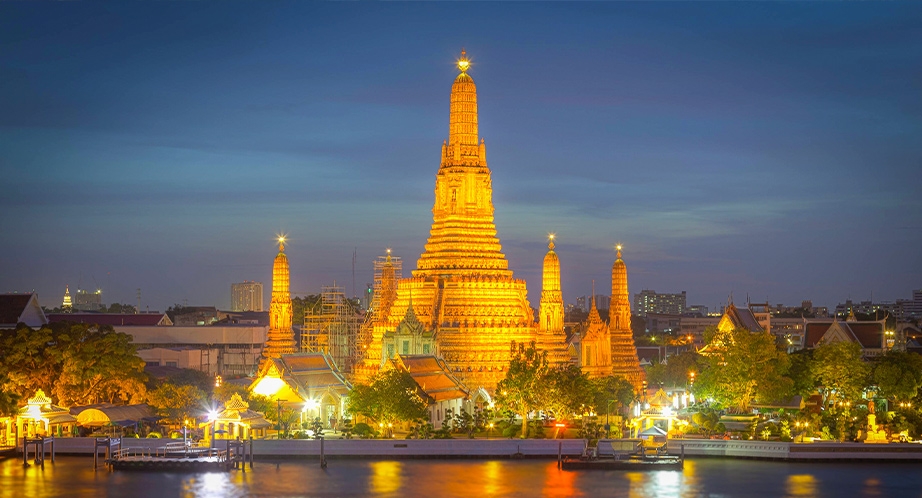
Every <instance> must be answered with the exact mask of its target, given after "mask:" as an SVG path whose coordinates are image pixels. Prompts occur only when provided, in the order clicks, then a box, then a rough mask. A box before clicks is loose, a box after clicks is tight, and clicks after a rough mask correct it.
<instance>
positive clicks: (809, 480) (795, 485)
mask: <svg viewBox="0 0 922 498" xmlns="http://www.w3.org/2000/svg"><path fill="white" fill-rule="evenodd" d="M785 488H786V491H787V495H788V496H816V477H813V476H812V475H810V474H796V475H790V476H788V480H787V483H786V485H785Z"/></svg>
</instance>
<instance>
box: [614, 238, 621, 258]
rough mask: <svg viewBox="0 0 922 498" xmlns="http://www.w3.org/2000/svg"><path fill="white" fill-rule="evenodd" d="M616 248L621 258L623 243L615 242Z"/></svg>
mask: <svg viewBox="0 0 922 498" xmlns="http://www.w3.org/2000/svg"><path fill="white" fill-rule="evenodd" d="M615 250H616V251H618V259H621V243H620V242H619V243H618V244H615Z"/></svg>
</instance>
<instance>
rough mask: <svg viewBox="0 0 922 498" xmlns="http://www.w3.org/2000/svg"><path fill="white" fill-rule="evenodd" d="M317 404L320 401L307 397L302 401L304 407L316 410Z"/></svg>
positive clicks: (318, 404)
mask: <svg viewBox="0 0 922 498" xmlns="http://www.w3.org/2000/svg"><path fill="white" fill-rule="evenodd" d="M318 406H320V402H319V401H317V400H316V399H309V400H307V401H305V402H304V408H307V409H308V410H316V409H317V407H318Z"/></svg>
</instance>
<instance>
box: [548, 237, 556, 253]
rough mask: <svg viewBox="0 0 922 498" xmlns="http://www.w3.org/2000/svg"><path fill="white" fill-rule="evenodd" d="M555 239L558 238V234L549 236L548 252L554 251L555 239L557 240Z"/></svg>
mask: <svg viewBox="0 0 922 498" xmlns="http://www.w3.org/2000/svg"><path fill="white" fill-rule="evenodd" d="M555 238H557V234H555V233H549V234H547V240H548V242H547V248H548V250H551V251H553V250H554V239H555Z"/></svg>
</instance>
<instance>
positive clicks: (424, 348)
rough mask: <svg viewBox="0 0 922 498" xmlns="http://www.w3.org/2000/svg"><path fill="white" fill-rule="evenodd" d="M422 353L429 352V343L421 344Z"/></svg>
mask: <svg viewBox="0 0 922 498" xmlns="http://www.w3.org/2000/svg"><path fill="white" fill-rule="evenodd" d="M423 354H429V345H428V344H423Z"/></svg>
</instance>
